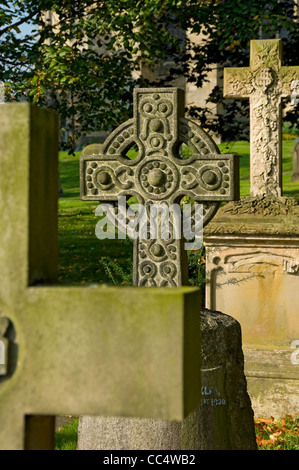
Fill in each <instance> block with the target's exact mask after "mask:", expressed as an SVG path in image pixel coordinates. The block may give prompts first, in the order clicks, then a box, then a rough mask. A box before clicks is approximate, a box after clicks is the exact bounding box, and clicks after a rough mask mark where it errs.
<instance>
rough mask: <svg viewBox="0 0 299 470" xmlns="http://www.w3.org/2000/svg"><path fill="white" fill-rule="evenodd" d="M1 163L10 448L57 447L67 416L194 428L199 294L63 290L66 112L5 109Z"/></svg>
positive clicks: (0, 334)
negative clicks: (60, 210)
mask: <svg viewBox="0 0 299 470" xmlns="http://www.w3.org/2000/svg"><path fill="white" fill-rule="evenodd" d="M0 162H1V163H0V165H1V172H0V227H1V230H0V267H1V275H2V277H1V283H0V423H1V426H0V448H1V449H2V450H12V449H16V450H19V449H24V448H25V449H50V448H53V446H54V445H55V444H54V424H55V416H56V415H68V414H72V415H78V416H79V415H84V414H90V415H96V416H97V415H98V416H136V417H148V416H151V417H153V418H165V419H175V420H178V421H180V420H183V419H184V417H185V416H187V415H188V414H189V413H190V412H191V411H192V410H193V409H196V407H197V406H198V404H199V403H200V398H201V397H200V386H201V384H200V376H199V374H198V373H197V371H198V370H199V368H200V354H199V349H200V343H201V340H200V327H199V324H198V323H199V322H198V313H197V308H196V305H198V303H199V302H200V292H199V290H198V289H196V288H189V287H182V288H178V289H154V290H152V289H147V288H144V289H142V288H140V289H134V288H130V287H128V288H127V289H126V291H125V292H124V290H121V295H120V288H119V289H117V288H103V287H100V286H96V285H93V286H90V287H88V286H86V287H82V286H73V285H72V286H66V285H59V284H56V279H57V259H58V230H57V193H58V190H57V189H58V177H57V176H58V119H57V116H56V114H55V113H53V112H51V111H48V110H45V109H42V108H39V107H35V106H31V105H30V104H28V103H4V104H2V105H1V110H0Z"/></svg>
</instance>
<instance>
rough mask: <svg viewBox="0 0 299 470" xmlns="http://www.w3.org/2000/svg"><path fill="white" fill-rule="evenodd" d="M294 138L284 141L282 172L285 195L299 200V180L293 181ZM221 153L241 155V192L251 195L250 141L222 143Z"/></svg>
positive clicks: (244, 194) (242, 194) (220, 146)
mask: <svg viewBox="0 0 299 470" xmlns="http://www.w3.org/2000/svg"><path fill="white" fill-rule="evenodd" d="M294 145H295V144H294V141H293V140H284V141H283V143H282V155H283V158H282V173H283V182H282V188H283V196H287V197H295V198H296V199H298V200H299V181H297V182H291V176H292V174H293V148H294ZM219 148H220V151H221V153H237V154H238V155H240V194H241V196H249V194H250V182H249V177H250V173H249V143H248V142H245V141H243V142H232V143H231V144H220V145H219Z"/></svg>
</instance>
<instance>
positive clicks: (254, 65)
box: [224, 39, 299, 197]
mask: <svg viewBox="0 0 299 470" xmlns="http://www.w3.org/2000/svg"><path fill="white" fill-rule="evenodd" d="M281 62H282V41H281V39H266V40H255V41H251V42H250V67H231V68H225V69H224V96H225V98H235V99H245V98H249V100H250V192H251V196H263V195H269V196H274V197H278V196H281V195H282V138H281V126H282V115H281V100H282V98H286V97H291V96H292V90H293V84H294V83H295V82H296V81H297V80H298V79H299V66H289V67H285V66H281Z"/></svg>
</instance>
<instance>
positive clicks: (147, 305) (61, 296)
mask: <svg viewBox="0 0 299 470" xmlns="http://www.w3.org/2000/svg"><path fill="white" fill-rule="evenodd" d="M199 304H200V290H199V289H197V288H192V287H186V288H179V289H168V288H164V289H163V288H161V289H148V288H139V289H135V288H127V289H126V290H125V291H124V290H123V289H121V288H103V287H100V286H98V287H95V286H92V287H76V286H74V287H67V286H61V287H58V286H53V287H30V288H28V289H27V291H26V295H25V297H24V299H23V302H22V303H19V304H18V305H17V306H16V308H15V310H14V312H11V314H10V320H11V321H12V323H13V324H14V326H15V330H16V338H17V343H18V361H17V368H16V370H15V372H14V374H13V376H12V378H11V379H10V380H9V381H6V382H5V381H4V382H3V383H0V422H1V427H0V448H4V449H5V448H6V449H7V448H9V449H13V448H21V447H22V446H23V438H22V435H23V428H24V415H25V414H27V415H44V414H47V415H54V416H55V415H59V414H72V415H75V416H76V415H78V416H80V415H97V416H132V417H144V418H145V417H149V418H158V419H169V420H178V421H180V420H182V419H183V418H184V417H185V416H187V415H188V414H189V413H190V412H191V411H192V410H193V409H195V408H196V407H197V406H198V405H199V403H200V386H201V384H200V374H199V373H198V371H199V370H200V357H201V354H200V344H201V343H200V315H199V313H198V305H199Z"/></svg>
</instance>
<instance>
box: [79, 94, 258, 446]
mask: <svg viewBox="0 0 299 470" xmlns="http://www.w3.org/2000/svg"><path fill="white" fill-rule="evenodd" d="M183 103H184V101H183V95H182V91H181V90H179V89H171V88H164V89H163V88H162V89H136V90H135V92H134V119H132V120H129V121H127V122H126V123H125V124H123V125H122V126H120V127H119V128H118V129H116V130H115V131H114V132H113V133H112V135H111V136H110V137H109V138H108V139H107V141H106V142H105V143H104V146H103V153H102V154H101V155H98V156H94V155H93V156H86V155H85V156H82V159H81V197H82V199H83V200H99V201H109V202H113V201H117V198H118V197H119V196H120V195H121V196H132V195H133V196H135V197H137V198H138V199H139V201H140V202H141V203H142V204H147V205H148V207H149V206H150V205H151V204H153V203H155V204H159V203H162V202H163V203H165V202H166V203H167V204H169V205H170V204H172V203H175V202H177V201H179V200H180V199H181V198H182V197H183V196H184V195H187V196H190V197H191V198H192V199H193V200H194V201H196V202H202V203H204V224H205V223H207V222H208V220H210V219H211V218H212V217H213V215H214V214H215V212H216V210H217V209H218V206H219V202H220V201H221V200H230V199H235V198H237V197H238V186H239V185H238V166H237V159H236V156H233V155H221V154H219V151H218V149H217V147H216V145H215V144H214V143H213V141H212V140H211V139H210V137H209V136H208V135H207V134H206V133H205V132H203V131H202V129H200V128H199V127H198V125H196V124H195V123H193V122H192V121H190V120H188V119H185V118H184V117H183V109H184V106H183ZM182 142H183V143H185V144H186V145H188V146H189V147H190V148H191V149H193V151H194V154H193V155H192V157H190V158H189V159H187V160H183V159H181V158H180V157H179V152H178V148H179V144H180V143H182ZM133 144H137V146H138V156H137V158H135V159H134V160H131V161H130V160H128V159H126V158H125V155H126V152H127V150H128V148H130V147H131V146H132V145H133ZM171 235H173V233H171ZM186 256H187V255H186V251H184V249H183V248H182V240H175V239H174V238H173V237H172V236H171V237H170V240H168V241H167V243H165V241H163V240H162V239H161V238H157V239H148V240H144V239H142V240H139V239H137V240H135V245H134V284H135V285H136V286H143V285H146V286H158V287H160V286H165V285H167V286H170V287H175V286H179V285H182V284H184V283H187V272H186ZM197 308H198V315H199V316H198V321H199V324H200V323H201V320H200V310H201V306H200V305H198V306H197ZM218 315H219V316H218V317H217V319H216V318H214V320H215V322H216V324H217V328H215V324H214V325H212V326H211V325H210V328H209V327H208V325H209V322H210V321H212V320H211V319H212V318H213V312H211V315H209V314H206V318H205V321H203V322H202V324H201V328H202V329H204V335H206V338H207V343H206V345H205V348H204V349H203V351H202V355H203V357H204V359H205V360H204V365H205V366H206V367H205V368H203V370H202V371H200V370H198V374H199V375H203V376H205V380H206V382H205V388H206V389H208V390H209V392H208V393H209V394H210V395H209V397H208V398H207V397H204V398H205V400H206V401H205V403H203V404H202V405H201V406H200V407H199V408H198V409H197V410H196V411H195V412H194V413H193V414H190V416H189V417H188V418H187V419H186V420H185V421H184V423H183V424H180V423H177V422H171V421H166V420H146V419H145V420H138V419H129V418H128V419H120V418H108V419H107V418H93V417H90V416H84V417H81V418H80V422H79V437H78V449H80V450H83V449H127V450H132V449H144V450H148V449H157V450H160V449H189V450H195V449H204V448H205V449H208V448H209V449H210V448H214V449H216V448H224V449H226V448H242V446H240V443H239V444H236V442H233V441H234V438H233V437H232V434H233V431H232V430H233V428H234V426H233V425H232V423H231V422H230V423H229V419H230V418H228V413H229V410H228V408H229V407H227V401H226V400H228V401H229V403H230V406H232V407H233V406H235V408H236V410H238V411H237V413H238V414H239V415H242V419H243V418H244V417H245V419H244V424H245V422H246V426H245V427H244V426H243V425H241V427H242V431H241V434H242V437H244V439H242V445H243V446H244V448H247V449H253V448H255V437H254V429H253V419H252V410H251V407H250V400H249V398H248V395H247V394H246V385H245V379H244V375H242V374H243V369H242V367H243V366H242V363H241V362H239V359H240V356H241V357H242V349H241V338H240V336H238V335H237V336H236V337H235V331H232V330H234V328H236V325H237V322H235V321H234V320H232V319H231V320H230V321H231V326H232V325H233V327H232V330H231V331H229V330H230V329H229V328H228V330H227V332H226V333H227V336H226V337H225V340H223V342H222V347H223V349H221V348H220V346H219V344H220V342H221V341H220V337H221V335H223V334H224V335H225V331H224V330H225V328H223V329H222V328H221V326H220V324H221V322H223V318H222V317H221V314H218ZM205 322H206V323H205ZM212 323H213V322H212ZM228 323H229V321H228ZM223 326H224V325H223V324H222V327H223ZM213 330H216V331H214V335H215V336H214V338H213V342H211V338H209V333H211V331H213ZM232 344H235V345H236V351H238V353H236V355H235V357H234V360H233V362H230V361H231V359H232V358H231V357H230V359H229V356H230V354H229V353H228V351H229V347H231V346H232ZM218 346H219V350H218V349H217V348H218ZM207 350H208V351H207ZM220 350H221V352H220ZM214 361H215V362H214ZM211 364H213V365H211ZM232 364H234V366H233V365H232ZM214 366H215V367H214ZM230 367H232V369H231V371H232V370H233V369H234V371H235V373H236V374H237V375H236V376H235V382H234V383H235V385H236V389H234V392H233V393H231V391H230V392H229V393H227V392H228V388H227V387H228V383H227V379H226V378H227V376H228V375H229V373H228V370H229V369H230ZM233 375H234V374H233ZM237 376H238V378H237ZM240 379H241V380H240ZM242 380H243V381H242ZM214 393H215V395H214ZM218 393H219V394H220V395H218ZM238 394H240V395H239V396H242V400H241V401H242V405H240V401H239V399H237V398H236V397H237V396H238ZM228 396H229V399H228ZM208 400H209V402H208ZM214 405H215V407H214V408H213V406H214ZM218 405H219V407H218V408H217V406H218ZM227 419H228V421H227ZM242 419H241V421H242ZM239 420H240V416H239ZM235 427H237V424H236V423H235ZM244 429H246V430H245V432H244Z"/></svg>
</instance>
